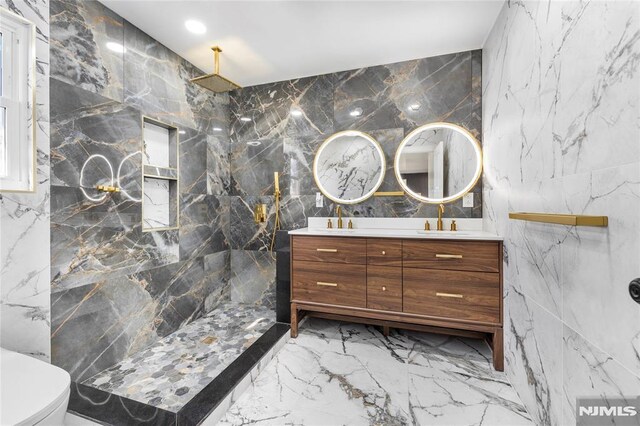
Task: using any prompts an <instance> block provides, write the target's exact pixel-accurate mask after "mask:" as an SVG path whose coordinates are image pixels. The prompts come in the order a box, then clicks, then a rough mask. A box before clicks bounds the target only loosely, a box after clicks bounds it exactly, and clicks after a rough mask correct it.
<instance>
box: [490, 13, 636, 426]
mask: <svg viewBox="0 0 640 426" xmlns="http://www.w3.org/2000/svg"><path fill="white" fill-rule="evenodd" d="M638 58H640V4H639V3H637V2H631V1H581V2H577V1H571V2H548V3H541V2H536V1H528V0H527V1H511V2H508V3H506V4H505V6H504V8H503V10H502V12H501V14H500V15H499V17H498V20H497V22H496V24H495V26H494V28H493V30H492V32H491V34H490V36H489V38H488V39H487V42H486V45H485V47H484V49H483V58H482V63H483V93H482V99H483V113H484V117H483V126H484V135H483V138H484V152H485V175H484V197H483V199H484V207H483V209H484V225H485V228H486V229H487V230H490V231H495V232H498V233H500V234H502V235H504V237H505V268H506V275H505V306H506V312H505V316H506V318H505V349H506V370H507V373H508V375H509V378H510V379H511V382H512V383H513V385H514V387H515V388H516V390H517V391H518V393H519V395H520V397H521V399H522V400H523V402H524V403H525V405H526V406H527V409H528V410H529V412H530V413H531V415H532V417H533V419H534V422H535V423H536V424H540V425H560V424H575V420H576V419H575V402H576V397H584V396H594V397H599V396H604V397H618V396H634V395H638V390H639V389H640V306H638V305H637V304H636V303H634V302H633V301H632V299H631V298H630V297H629V295H628V289H627V287H628V284H629V282H630V281H631V280H632V279H634V278H637V277H640V262H639V259H640V239H639V238H638V235H640V220H639V219H640V214H639V213H638V212H640V125H639V124H638V114H637V113H638V110H639V108H640V91H639V90H638V88H639V87H640V72H639V71H638V70H639V67H638V60H639V59H638ZM510 211H537V212H550V213H575V214H593V215H608V216H609V226H608V227H607V228H583V227H578V228H574V227H567V226H557V225H548V224H536V223H528V222H520V221H510V220H509V219H508V212H510Z"/></svg>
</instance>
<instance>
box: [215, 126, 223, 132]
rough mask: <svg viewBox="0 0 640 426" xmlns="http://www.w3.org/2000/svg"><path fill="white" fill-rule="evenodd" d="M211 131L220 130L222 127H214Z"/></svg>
mask: <svg viewBox="0 0 640 426" xmlns="http://www.w3.org/2000/svg"><path fill="white" fill-rule="evenodd" d="M213 131H214V132H221V131H222V127H214V128H213Z"/></svg>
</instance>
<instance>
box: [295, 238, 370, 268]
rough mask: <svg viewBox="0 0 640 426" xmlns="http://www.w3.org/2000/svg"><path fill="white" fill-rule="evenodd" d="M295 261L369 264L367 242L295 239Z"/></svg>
mask: <svg viewBox="0 0 640 426" xmlns="http://www.w3.org/2000/svg"><path fill="white" fill-rule="evenodd" d="M292 244H293V246H292V248H291V250H292V253H293V260H303V261H310V262H331V263H356V264H362V265H364V264H366V263H367V241H366V240H365V239H363V238H340V237H299V236H294V237H293V243H292Z"/></svg>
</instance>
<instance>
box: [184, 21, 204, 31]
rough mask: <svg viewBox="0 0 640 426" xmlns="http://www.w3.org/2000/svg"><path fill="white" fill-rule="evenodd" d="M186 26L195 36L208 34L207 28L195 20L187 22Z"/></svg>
mask: <svg viewBox="0 0 640 426" xmlns="http://www.w3.org/2000/svg"><path fill="white" fill-rule="evenodd" d="M184 26H185V27H186V28H187V30H189V31H190V32H192V33H194V34H204V33H206V32H207V27H205V26H204V24H203V23H202V22H200V21H196V20H195V19H189V20H188V21H185V23H184Z"/></svg>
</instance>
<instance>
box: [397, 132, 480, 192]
mask: <svg viewBox="0 0 640 426" xmlns="http://www.w3.org/2000/svg"><path fill="white" fill-rule="evenodd" d="M394 170H395V174H396V178H397V179H398V182H399V183H400V186H401V187H402V189H404V190H405V191H406V193H407V194H409V195H410V196H412V197H413V198H415V199H417V200H420V201H423V202H425V203H434V204H441V203H449V202H451V201H454V200H457V199H458V198H460V197H462V196H463V195H465V194H466V193H467V192H469V191H470V190H471V189H472V188H473V187H474V186H475V184H476V183H477V182H478V179H480V176H481V174H482V148H480V143H478V141H477V140H476V138H474V137H473V135H472V134H471V133H469V132H468V131H467V130H465V129H463V128H462V127H460V126H457V125H455V124H451V123H431V124H427V125H424V126H421V127H418V128H417V129H415V130H414V131H412V132H411V133H409V134H408V135H407V136H406V137H405V138H404V139H403V140H402V142H401V143H400V146H399V147H398V150H397V151H396V158H395V163H394Z"/></svg>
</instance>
